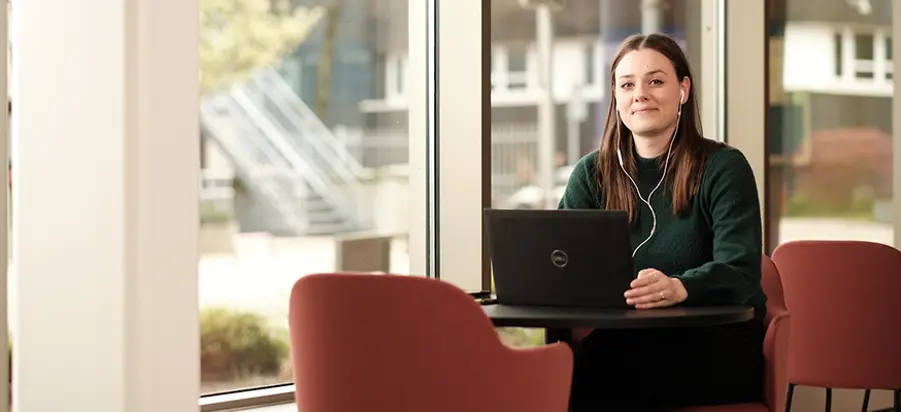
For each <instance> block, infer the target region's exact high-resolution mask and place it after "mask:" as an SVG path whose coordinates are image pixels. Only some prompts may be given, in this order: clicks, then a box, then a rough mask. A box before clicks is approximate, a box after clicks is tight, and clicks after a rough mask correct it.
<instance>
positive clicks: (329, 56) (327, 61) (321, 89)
mask: <svg viewBox="0 0 901 412" xmlns="http://www.w3.org/2000/svg"><path fill="white" fill-rule="evenodd" d="M345 3H346V1H345V0H337V1H336V2H335V4H332V5H330V6H329V7H328V8H327V11H326V15H325V38H324V39H323V41H322V57H321V60H320V61H319V71H318V74H317V78H316V84H317V86H318V87H316V115H317V116H319V118H320V119H323V120H325V118H326V117H325V116H326V115H327V114H328V105H329V101H330V100H331V91H332V64H333V62H334V59H335V41H336V38H337V36H338V25H339V24H340V23H341V14H342V13H344V5H345Z"/></svg>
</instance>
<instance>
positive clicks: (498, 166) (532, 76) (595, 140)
mask: <svg viewBox="0 0 901 412" xmlns="http://www.w3.org/2000/svg"><path fill="white" fill-rule="evenodd" d="M523 3H524V2H521V1H517V0H495V1H492V2H491V26H492V30H491V48H492V50H493V52H494V53H507V56H508V57H507V61H508V62H511V61H514V60H513V58H511V57H510V53H512V51H513V50H522V51H521V52H519V55H525V56H528V60H527V64H521V65H519V66H517V70H521V71H524V73H523V77H524V78H525V79H528V81H529V83H528V86H527V87H528V89H527V90H528V91H529V92H528V93H518V91H513V90H510V89H511V88H512V87H510V88H508V87H504V85H503V82H501V84H500V85H495V87H494V88H493V89H492V93H491V101H492V105H491V106H492V107H491V116H492V125H491V170H492V172H491V185H492V186H491V195H492V199H491V202H492V206H493V207H495V208H505V209H547V208H556V207H557V202H558V201H559V199H560V197H561V196H562V194H563V190H564V188H565V186H566V182H567V179H568V177H569V172H570V171H571V170H572V167H573V166H574V165H575V163H576V162H577V161H578V160H579V159H580V158H581V157H582V156H583V155H585V154H587V153H588V152H590V151H592V150H595V149H597V148H598V147H599V145H600V141H599V136H600V135H601V132H602V128H603V124H604V121H605V116H606V113H607V105H608V104H609V96H610V91H609V85H608V84H609V73H608V70H609V67H610V63H611V60H612V58H613V55H614V53H615V51H616V48H617V47H618V46H619V44H620V42H622V40H624V39H625V38H626V37H627V36H629V35H631V34H634V33H640V32H652V31H654V32H664V33H667V34H670V35H672V36H674V37H675V38H676V39H678V41H679V42H680V43H681V44H682V46H683V47H684V48H685V51H686V52H687V54H688V56H689V59H690V61H691V63H692V66H693V68H694V70H695V73H694V74H695V82H696V84H695V85H696V87H698V89H697V90H696V93H699V91H700V88H701V87H703V84H700V82H699V80H700V74H699V71H700V69H701V32H700V30H701V24H700V21H701V20H700V19H701V15H700V14H701V1H700V0H661V1H655V2H637V1H634V2H633V1H618V0H568V1H566V2H563V5H562V6H560V7H556V8H550V9H544V8H542V7H546V6H538V7H536V6H523ZM526 3H540V2H526ZM643 3H645V4H644V6H643ZM548 56H550V58H548ZM498 60H499V61H503V59H498ZM508 64H512V63H508ZM500 66H501V64H495V65H494V67H493V68H492V75H493V76H494V79H495V80H497V79H498V78H499V77H502V76H504V75H507V73H511V75H512V73H513V72H514V68H513V66H509V68H508V70H507V73H503V70H504V68H503V67H500ZM543 73H549V77H550V80H551V81H550V82H549V84H550V87H549V88H548V87H546V86H545V84H547V82H545V81H544V78H543V77H542V74H543ZM699 96H700V95H699ZM702 104H703V103H702ZM711 104H713V103H711ZM499 333H500V336H501V338H502V339H503V340H504V341H505V342H506V343H508V344H511V345H515V346H529V345H537V344H540V343H543V340H544V336H543V332H542V331H541V330H539V329H519V328H501V329H499Z"/></svg>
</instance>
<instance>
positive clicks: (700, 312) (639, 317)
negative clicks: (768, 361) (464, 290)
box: [482, 304, 754, 329]
mask: <svg viewBox="0 0 901 412" xmlns="http://www.w3.org/2000/svg"><path fill="white" fill-rule="evenodd" d="M482 309H483V310H484V311H485V314H486V315H487V316H488V317H489V318H490V319H491V321H492V322H493V323H494V326H498V327H524V328H547V329H573V328H594V329H630V328H665V327H692V326H714V325H724V324H729V323H739V322H744V321H747V320H751V319H753V318H754V309H753V308H752V307H751V306H694V307H692V306H679V307H670V308H662V309H643V310H636V309H597V308H583V307H550V306H507V305H501V304H493V305H484V306H482Z"/></svg>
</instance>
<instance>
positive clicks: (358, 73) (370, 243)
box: [198, 0, 425, 394]
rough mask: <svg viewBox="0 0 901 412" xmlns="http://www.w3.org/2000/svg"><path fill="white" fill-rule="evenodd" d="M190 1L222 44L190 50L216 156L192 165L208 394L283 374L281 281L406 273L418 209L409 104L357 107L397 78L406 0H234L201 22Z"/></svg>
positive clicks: (400, 84) (401, 81) (277, 379)
mask: <svg viewBox="0 0 901 412" xmlns="http://www.w3.org/2000/svg"><path fill="white" fill-rule="evenodd" d="M240 1H242V2H245V3H247V4H246V5H248V6H249V5H253V4H256V3H257V2H254V1H251V0H240ZM287 3H291V4H295V5H296V4H301V3H302V4H312V3H310V2H287ZM200 5H201V24H202V29H203V30H204V31H203V34H204V36H205V37H203V38H204V39H207V38H217V39H219V40H222V42H221V43H220V46H221V45H222V44H227V45H229V47H226V48H222V47H215V46H213V45H209V46H207V44H208V42H202V43H201V49H200V55H201V58H202V61H201V67H202V84H203V90H202V93H203V96H202V101H201V123H202V127H203V130H204V133H203V136H204V139H203V144H204V145H205V146H207V147H209V148H210V149H211V150H206V151H205V153H208V154H218V157H216V159H215V161H207V162H206V163H205V164H206V165H207V169H206V170H204V171H203V172H204V175H205V176H208V177H211V178H210V180H207V182H206V187H208V188H209V189H208V190H206V191H205V193H207V194H208V195H207V196H205V197H204V198H202V199H200V201H201V217H200V224H201V232H200V241H201V243H200V260H199V262H198V276H199V288H200V297H199V298H200V305H201V327H202V335H201V342H200V347H201V379H202V383H201V390H202V392H203V393H205V394H210V393H216V392H222V391H232V390H236V389H247V388H254V387H260V386H263V385H270V384H279V383H288V382H290V381H291V380H292V372H291V370H292V368H291V364H290V362H289V356H288V330H287V315H288V295H289V293H290V288H291V285H292V284H293V282H294V281H295V280H296V279H297V278H298V277H299V276H303V275H305V274H308V273H314V272H335V271H351V270H352V271H365V272H390V273H395V274H406V273H410V253H409V251H408V249H409V247H408V244H409V237H408V235H409V233H410V229H409V228H410V226H411V224H413V223H412V222H411V217H410V216H411V215H414V216H417V215H418V214H413V213H411V211H410V210H409V209H410V201H409V199H410V197H411V189H410V173H411V171H410V170H411V169H410V168H409V167H408V166H409V159H408V153H409V140H408V135H409V133H408V126H409V123H408V108H407V106H406V105H382V106H378V107H376V108H375V109H374V110H367V109H370V108H372V106H366V104H365V103H367V102H372V101H374V100H381V101H386V100H390V98H392V97H398V96H403V95H405V94H407V93H406V92H407V91H408V90H409V86H408V85H409V82H408V80H407V78H408V76H409V72H410V71H409V70H408V63H407V62H408V60H407V57H406V56H407V48H408V44H407V39H408V35H407V31H408V30H407V27H408V18H407V16H408V11H407V8H408V1H407V0H386V1H380V2H376V3H372V4H368V3H367V4H366V5H364V4H363V3H359V2H337V3H336V6H335V7H331V8H319V7H312V6H293V8H291V9H286V10H277V11H276V12H274V13H273V12H270V11H269V10H266V9H265V8H255V7H241V8H235V9H231V10H228V11H229V13H231V14H229V15H228V16H227V18H226V19H225V21H227V22H228V24H225V25H221V26H214V25H212V24H206V23H207V22H208V21H211V20H209V19H205V17H206V16H208V15H209V14H210V13H211V9H210V8H212V7H216V5H217V2H214V1H205V0H201V1H200ZM219 13H223V11H222V10H220V11H219ZM256 26H261V27H262V26H267V27H270V28H271V29H270V30H268V31H267V32H266V34H265V35H266V37H265V39H263V38H260V37H257V36H258V35H260V34H258V33H257V32H254V31H247V30H245V29H243V28H245V27H256ZM226 40H227V41H226ZM423 44H425V43H423ZM239 52H240V53H239ZM238 57H240V60H239V59H238ZM298 68H302V69H298ZM424 78H425V77H424V76H423V77H422V79H423V80H420V81H423V82H424ZM301 85H303V86H304V87H303V88H301V87H300V86H301ZM374 91H375V92H377V93H376V95H373V94H372V93H373V92H374ZM424 137H425V135H424V134H418V135H417V138H418V139H424ZM418 144H421V143H418ZM210 156H212V155H208V157H210ZM422 156H423V158H424V156H425V152H424V151H423V154H422ZM208 160H209V159H208ZM418 161H421V160H418ZM220 176H229V177H230V176H234V178H233V179H231V178H229V179H227V180H223V179H221V178H219V177H220ZM226 182H227V183H230V182H233V184H232V185H231V187H227V188H226V187H223V184H224V183H226ZM213 189H215V190H213ZM423 200H424V199H423ZM416 224H423V223H416ZM350 246H353V247H352V248H351V247H350ZM348 250H356V251H360V250H364V251H365V252H359V253H358V254H352V255H349V254H348V253H350V252H346V251H348Z"/></svg>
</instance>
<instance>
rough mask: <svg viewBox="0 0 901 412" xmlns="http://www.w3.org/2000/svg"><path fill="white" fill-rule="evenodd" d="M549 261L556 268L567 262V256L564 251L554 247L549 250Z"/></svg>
mask: <svg viewBox="0 0 901 412" xmlns="http://www.w3.org/2000/svg"><path fill="white" fill-rule="evenodd" d="M551 263H553V264H554V266H556V267H558V268H562V267H565V266H566V264H567V263H569V256H566V252H564V251H562V250H560V249H555V250H554V251H553V252H551Z"/></svg>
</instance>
